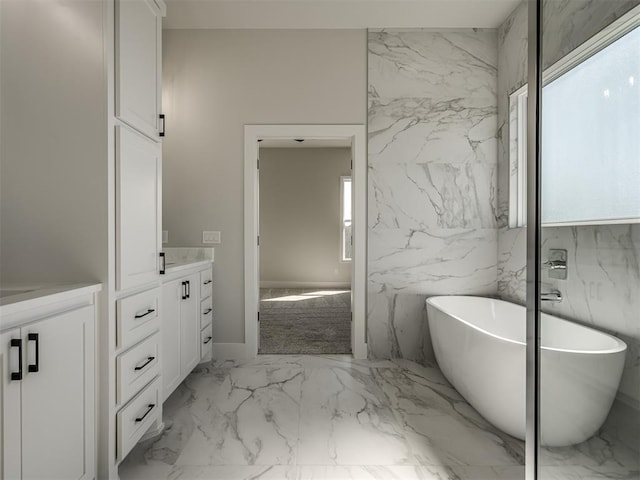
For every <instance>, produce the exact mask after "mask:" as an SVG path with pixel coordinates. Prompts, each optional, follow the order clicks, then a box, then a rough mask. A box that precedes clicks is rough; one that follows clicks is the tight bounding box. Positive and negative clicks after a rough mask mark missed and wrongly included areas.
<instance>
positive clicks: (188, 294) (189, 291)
mask: <svg viewBox="0 0 640 480" xmlns="http://www.w3.org/2000/svg"><path fill="white" fill-rule="evenodd" d="M187 298H191V281H189V280H187Z"/></svg>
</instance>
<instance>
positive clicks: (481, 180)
mask: <svg viewBox="0 0 640 480" xmlns="http://www.w3.org/2000/svg"><path fill="white" fill-rule="evenodd" d="M368 48H369V88H368V90H369V102H368V104H369V121H368V128H369V145H368V152H369V160H368V169H369V171H368V180H369V182H368V183H369V187H368V188H369V194H368V195H369V198H368V200H369V202H368V228H369V236H368V299H369V300H368V321H367V331H368V347H369V353H370V355H371V356H372V357H375V358H397V357H400V358H407V359H412V360H416V361H419V362H429V361H432V359H433V352H432V351H431V341H430V337H429V334H428V326H427V322H426V311H425V305H424V301H425V299H426V298H427V296H429V295H439V294H448V295H451V294H487V295H492V294H495V293H496V277H497V270H496V268H497V267H496V265H497V258H496V252H497V170H496V162H497V148H498V141H497V136H496V134H497V120H498V117H497V103H496V102H497V32H496V31H494V30H471V29H470V30H460V31H453V30H452V31H430V30H409V31H398V30H384V31H378V32H370V33H369V47H368Z"/></svg>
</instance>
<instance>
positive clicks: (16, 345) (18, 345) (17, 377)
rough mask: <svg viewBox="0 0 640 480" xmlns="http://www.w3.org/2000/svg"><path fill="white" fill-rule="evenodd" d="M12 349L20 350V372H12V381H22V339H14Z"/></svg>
mask: <svg viewBox="0 0 640 480" xmlns="http://www.w3.org/2000/svg"><path fill="white" fill-rule="evenodd" d="M11 348H17V349H18V371H17V372H11V380H22V339H21V338H12V339H11Z"/></svg>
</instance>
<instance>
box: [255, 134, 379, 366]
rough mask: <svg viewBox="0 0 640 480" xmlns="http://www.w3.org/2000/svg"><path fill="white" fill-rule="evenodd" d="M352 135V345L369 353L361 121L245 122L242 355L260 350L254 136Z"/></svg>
mask: <svg viewBox="0 0 640 480" xmlns="http://www.w3.org/2000/svg"><path fill="white" fill-rule="evenodd" d="M288 138H305V139H337V138H340V139H350V140H351V150H352V154H353V168H352V172H351V175H352V181H353V187H352V192H353V199H354V200H353V229H352V235H353V258H352V261H351V284H352V292H351V293H352V297H351V301H352V305H351V311H352V312H353V321H352V323H351V351H352V352H353V356H354V358H367V343H366V338H365V335H366V332H365V316H366V278H367V277H366V273H367V263H366V261H367V256H366V251H367V250H366V249H367V240H366V239H367V156H366V151H365V149H366V130H365V126H364V125H245V126H244V341H245V346H246V349H247V350H246V355H247V357H248V358H255V357H256V356H257V355H258V308H259V306H260V285H259V284H260V278H259V276H258V267H259V265H258V242H257V239H258V215H259V212H258V198H259V197H258V165H257V160H258V152H259V150H258V139H288Z"/></svg>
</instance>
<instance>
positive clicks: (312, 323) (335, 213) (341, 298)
mask: <svg viewBox="0 0 640 480" xmlns="http://www.w3.org/2000/svg"><path fill="white" fill-rule="evenodd" d="M259 158H260V165H259V168H258V178H259V201H258V210H259V213H258V224H259V226H260V229H259V230H260V233H259V235H260V245H259V249H258V254H259V269H258V271H259V276H260V278H259V281H260V285H259V286H260V309H259V312H260V322H259V325H258V327H259V328H258V335H259V348H258V353H260V354H345V353H346V354H350V353H351V210H352V208H351V203H352V198H351V142H350V140H349V139H346V138H345V139H336V140H308V139H304V138H296V139H293V138H292V139H281V140H273V139H265V140H263V141H261V142H259Z"/></svg>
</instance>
